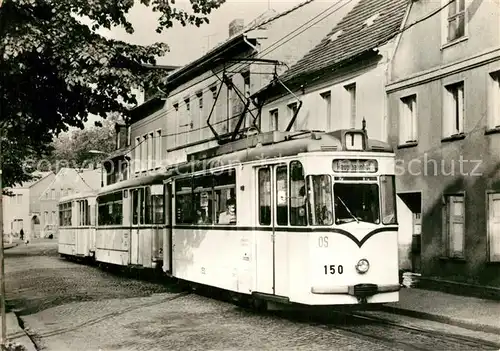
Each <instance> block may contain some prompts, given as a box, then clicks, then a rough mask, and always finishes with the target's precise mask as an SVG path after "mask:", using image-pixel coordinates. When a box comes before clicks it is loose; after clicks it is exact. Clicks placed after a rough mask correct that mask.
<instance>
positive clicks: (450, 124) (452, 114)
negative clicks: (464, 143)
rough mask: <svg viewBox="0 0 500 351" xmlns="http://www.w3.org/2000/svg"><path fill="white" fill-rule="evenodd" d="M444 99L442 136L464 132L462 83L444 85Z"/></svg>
mask: <svg viewBox="0 0 500 351" xmlns="http://www.w3.org/2000/svg"><path fill="white" fill-rule="evenodd" d="M445 90H446V91H445V101H444V109H445V111H444V113H443V117H444V121H443V126H444V128H443V129H444V137H449V136H452V135H457V134H461V133H463V132H464V115H465V108H464V106H465V104H464V83H463V82H460V83H456V84H452V85H448V86H446V87H445Z"/></svg>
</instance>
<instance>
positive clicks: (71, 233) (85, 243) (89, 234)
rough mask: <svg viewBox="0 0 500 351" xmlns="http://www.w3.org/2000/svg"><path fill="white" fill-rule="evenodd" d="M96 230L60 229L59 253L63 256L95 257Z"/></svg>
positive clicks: (90, 227) (80, 228)
mask: <svg viewBox="0 0 500 351" xmlns="http://www.w3.org/2000/svg"><path fill="white" fill-rule="evenodd" d="M95 235H96V230H95V227H93V226H87V227H60V228H59V239H58V252H59V254H60V255H63V256H75V257H82V258H84V257H93V256H94V250H95Z"/></svg>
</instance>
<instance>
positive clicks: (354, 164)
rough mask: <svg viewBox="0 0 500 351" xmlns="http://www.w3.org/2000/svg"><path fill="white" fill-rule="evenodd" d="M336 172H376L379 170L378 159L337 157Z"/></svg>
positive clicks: (334, 167)
mask: <svg viewBox="0 0 500 351" xmlns="http://www.w3.org/2000/svg"><path fill="white" fill-rule="evenodd" d="M332 168H333V171H334V172H335V173H375V172H377V171H378V162H377V160H359V159H342V160H340V159H337V160H333V163H332Z"/></svg>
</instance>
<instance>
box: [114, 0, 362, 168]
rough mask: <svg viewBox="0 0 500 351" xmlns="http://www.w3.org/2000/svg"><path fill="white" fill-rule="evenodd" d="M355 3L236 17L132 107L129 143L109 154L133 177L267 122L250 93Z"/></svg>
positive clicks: (308, 5)
mask: <svg viewBox="0 0 500 351" xmlns="http://www.w3.org/2000/svg"><path fill="white" fill-rule="evenodd" d="M355 3H356V1H348V0H343V1H340V2H337V3H335V4H332V3H330V2H324V1H312V0H308V1H305V2H304V3H301V4H299V5H298V6H296V7H294V8H292V9H290V10H289V11H285V12H283V13H280V14H276V13H274V12H268V13H265V14H263V15H262V16H260V17H259V18H257V19H256V20H254V21H252V22H251V23H249V24H248V25H244V23H243V22H242V21H241V20H234V21H233V22H231V24H230V25H229V38H228V39H227V40H226V41H224V42H222V43H221V44H219V45H218V46H216V47H214V48H213V49H212V50H210V51H209V52H208V53H206V54H205V55H203V56H202V57H200V58H199V59H197V60H195V61H193V62H191V63H189V64H187V65H186V66H183V67H181V68H179V69H178V70H175V71H174V72H172V73H171V74H169V75H168V77H167V79H166V81H167V83H166V87H165V89H166V92H165V94H163V96H159V95H157V96H155V97H153V98H150V99H148V100H147V101H146V102H145V103H144V104H142V105H139V106H138V107H136V108H135V109H134V110H132V111H131V116H132V117H131V125H130V127H129V133H128V143H127V146H126V147H125V148H123V149H122V150H121V153H120V154H121V155H122V156H120V155H113V156H112V157H113V158H114V159H116V160H117V159H118V158H119V157H123V158H125V159H126V158H129V166H128V169H129V174H130V176H131V177H137V176H142V175H146V174H148V173H150V172H152V171H155V170H158V169H160V168H161V167H164V166H167V165H172V164H177V163H182V162H184V161H186V160H187V154H189V153H194V152H198V151H201V150H204V149H207V148H209V147H213V146H215V145H217V144H218V143H219V141H220V140H222V139H228V138H232V137H233V136H234V137H235V138H237V137H240V136H241V135H242V134H244V133H248V132H250V133H251V132H253V131H254V130H259V129H265V128H262V126H261V120H260V118H259V116H258V114H257V112H258V108H257V105H258V103H255V102H253V101H250V100H249V99H248V98H249V96H250V95H251V94H252V93H253V92H255V91H257V90H259V89H261V88H262V87H263V86H265V85H267V84H268V83H269V82H270V81H271V80H272V79H273V77H274V74H275V73H276V74H281V73H282V72H284V71H285V70H286V69H287V65H288V66H291V65H293V64H295V63H296V62H297V61H298V60H299V59H300V58H301V57H302V56H303V55H304V54H305V53H306V52H308V51H309V50H310V49H311V48H313V47H314V46H316V45H317V44H318V43H319V41H320V40H321V38H322V37H323V36H324V35H325V34H326V33H328V31H329V30H330V29H331V28H332V26H334V25H335V23H337V22H338V21H340V19H341V18H342V17H343V16H344V15H345V14H346V13H347V12H348V11H349V10H350V9H352V7H353V6H354V4H355ZM255 59H257V60H260V61H255ZM252 60H253V61H252ZM278 61H279V62H278ZM246 105H248V106H247V107H245V106H246ZM209 117H210V119H209ZM239 123H240V125H238V124H239ZM237 126H238V127H237ZM236 134H238V135H236Z"/></svg>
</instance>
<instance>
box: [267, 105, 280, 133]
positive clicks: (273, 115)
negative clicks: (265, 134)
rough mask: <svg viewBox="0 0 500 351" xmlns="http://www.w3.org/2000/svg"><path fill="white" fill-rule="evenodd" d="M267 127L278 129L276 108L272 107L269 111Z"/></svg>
mask: <svg viewBox="0 0 500 351" xmlns="http://www.w3.org/2000/svg"><path fill="white" fill-rule="evenodd" d="M269 122H270V125H269V129H270V130H278V127H279V115H278V109H274V110H271V111H269Z"/></svg>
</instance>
